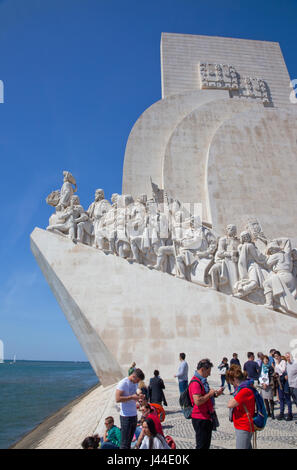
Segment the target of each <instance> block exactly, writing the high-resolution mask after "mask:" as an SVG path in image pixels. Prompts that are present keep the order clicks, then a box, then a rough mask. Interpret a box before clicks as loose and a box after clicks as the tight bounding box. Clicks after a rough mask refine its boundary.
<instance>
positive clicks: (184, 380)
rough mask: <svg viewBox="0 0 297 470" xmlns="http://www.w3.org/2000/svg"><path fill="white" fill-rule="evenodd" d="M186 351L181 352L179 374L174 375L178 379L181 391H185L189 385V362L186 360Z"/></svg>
mask: <svg viewBox="0 0 297 470" xmlns="http://www.w3.org/2000/svg"><path fill="white" fill-rule="evenodd" d="M185 359H186V355H185V353H180V355H179V360H180V365H179V368H178V371H177V374H176V375H175V376H174V377H177V379H178V386H179V393H183V392H184V391H185V390H186V388H187V386H188V363H187V362H186V361H185Z"/></svg>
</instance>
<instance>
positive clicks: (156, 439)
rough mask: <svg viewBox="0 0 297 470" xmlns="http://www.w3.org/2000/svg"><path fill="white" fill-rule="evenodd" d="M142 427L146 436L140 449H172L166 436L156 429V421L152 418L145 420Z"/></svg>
mask: <svg viewBox="0 0 297 470" xmlns="http://www.w3.org/2000/svg"><path fill="white" fill-rule="evenodd" d="M142 429H143V432H144V438H143V440H142V443H141V446H140V449H170V447H169V445H168V444H167V442H166V440H165V438H164V437H163V436H162V435H161V434H158V433H157V431H156V427H155V423H154V421H153V420H152V419H151V418H146V419H145V420H144V421H143V424H142Z"/></svg>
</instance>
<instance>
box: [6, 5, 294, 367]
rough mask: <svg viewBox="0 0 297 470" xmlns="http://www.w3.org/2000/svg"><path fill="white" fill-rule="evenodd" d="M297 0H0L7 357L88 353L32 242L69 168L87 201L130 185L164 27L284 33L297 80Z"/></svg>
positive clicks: (157, 85) (155, 93) (157, 92)
mask: <svg viewBox="0 0 297 470" xmlns="http://www.w3.org/2000/svg"><path fill="white" fill-rule="evenodd" d="M296 18H297V1H296V0H283V1H280V0H275V1H273V0H270V1H269V0H262V1H261V2H259V1H255V0H250V1H249V2H246V1H241V0H239V1H237V2H234V1H233V0H232V1H231V0H224V2H222V1H221V0H212V2H205V1H200V0H158V1H156V0H146V1H144V0H138V1H134V0H125V1H124V0H2V1H1V0H0V80H2V81H3V83H4V93H5V102H4V103H3V104H0V122H1V125H0V157H1V175H0V177H1V185H0V194H1V201H2V210H1V244H0V255H1V258H0V259H1V270H0V339H2V340H3V341H4V345H5V357H6V358H10V357H12V356H13V354H14V353H16V354H17V357H18V358H19V359H21V358H22V359H40V360H85V359H86V357H85V355H84V352H83V351H82V349H81V347H80V345H79V343H78V341H77V339H76V337H75V336H74V334H73V332H72V330H71V328H70V326H69V325H68V323H67V321H66V319H65V318H64V315H63V313H62V312H61V310H60V308H59V306H58V304H57V302H56V300H55V298H54V296H53V294H52V293H51V291H50V289H49V287H48V285H47V283H46V281H45V280H44V278H43V276H42V274H41V272H40V270H39V268H38V266H37V264H36V262H35V259H34V258H33V255H32V254H31V251H30V247H29V236H30V232H31V231H32V230H33V229H34V227H35V226H39V227H44V228H45V227H46V226H47V222H48V218H49V216H50V214H51V212H52V211H51V208H50V207H49V206H47V205H46V203H45V197H46V196H47V195H48V194H49V193H50V192H51V191H52V190H53V189H57V188H59V187H60V186H61V180H62V176H61V175H62V170H64V169H67V170H70V171H71V172H72V173H73V174H74V175H75V176H76V178H77V182H78V194H79V196H80V198H81V202H82V204H83V205H84V206H85V207H86V208H87V207H88V205H89V203H90V202H92V199H93V193H94V189H96V188H97V187H103V188H104V189H105V192H106V195H107V196H108V197H110V195H111V194H112V193H113V192H121V181H122V165H123V158H124V151H125V145H126V142H127V138H128V135H129V132H130V130H131V128H132V126H133V124H134V123H135V121H136V120H137V118H138V117H139V116H140V115H141V113H142V112H143V111H144V110H145V109H146V108H147V107H148V106H150V105H151V104H152V103H154V102H155V101H157V100H159V99H160V98H161V79H160V39H161V33H162V32H172V33H184V34H205V35H216V36H226V37H238V38H246V39H258V40H268V41H278V42H279V43H280V45H281V48H282V52H283V55H284V58H285V61H286V63H287V67H288V70H289V74H290V77H291V79H294V78H297V61H296V39H297V28H296Z"/></svg>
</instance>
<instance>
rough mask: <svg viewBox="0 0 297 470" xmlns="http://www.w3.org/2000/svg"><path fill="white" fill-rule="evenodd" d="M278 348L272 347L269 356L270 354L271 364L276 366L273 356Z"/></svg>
mask: <svg viewBox="0 0 297 470" xmlns="http://www.w3.org/2000/svg"><path fill="white" fill-rule="evenodd" d="M275 351H276V349H270V351H269V356H268V360H269V365H270V366H272V367H274V366H275V360H274V357H273V354H274V353H275Z"/></svg>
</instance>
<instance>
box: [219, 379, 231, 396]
mask: <svg viewBox="0 0 297 470" xmlns="http://www.w3.org/2000/svg"><path fill="white" fill-rule="evenodd" d="M225 381H226V376H225V375H221V387H224V385H225ZM227 385H228V389H229V392H230V393H231V385H230V384H229V383H228V382H227Z"/></svg>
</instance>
